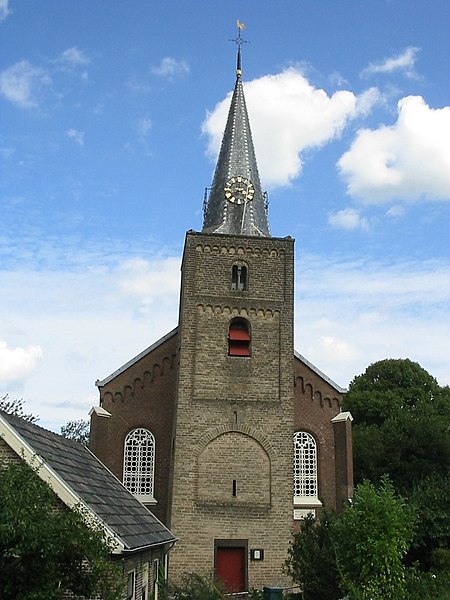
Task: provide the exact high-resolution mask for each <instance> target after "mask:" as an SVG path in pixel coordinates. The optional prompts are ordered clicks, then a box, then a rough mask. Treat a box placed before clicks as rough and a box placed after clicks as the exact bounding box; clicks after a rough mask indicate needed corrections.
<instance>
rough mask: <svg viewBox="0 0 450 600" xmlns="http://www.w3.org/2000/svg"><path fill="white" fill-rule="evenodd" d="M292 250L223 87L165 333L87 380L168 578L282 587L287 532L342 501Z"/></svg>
mask: <svg viewBox="0 0 450 600" xmlns="http://www.w3.org/2000/svg"><path fill="white" fill-rule="evenodd" d="M293 316H294V242H293V240H292V239H291V238H290V237H286V238H275V237H271V235H270V232H269V225H268V218H267V203H266V197H265V194H264V193H263V192H262V189H261V184H260V180H259V175H258V168H257V163H256V158H255V152H254V148H253V142H252V137H251V132H250V124H249V118H248V114H247V108H246V105H245V99H244V92H243V85H242V78H241V57H240V47H239V50H238V61H237V71H236V83H235V88H234V93H233V97H232V100H231V106H230V110H229V115H228V120H227V124H226V129H225V133H224V136H223V140H222V146H221V150H220V154H219V158H218V161H217V166H216V171H215V175H214V179H213V183H212V187H211V191H210V195H209V198H208V201H207V203H206V206H205V215H204V224H203V229H202V231H201V232H200V233H197V232H193V231H189V232H188V233H187V234H186V240H185V246H184V254H183V262H182V282H181V298H180V315H179V325H178V327H177V328H176V329H175V330H174V331H172V332H170V333H169V334H167V335H166V336H164V337H163V338H162V339H161V340H159V341H158V342H156V343H155V344H153V345H152V346H150V347H149V348H148V349H147V350H145V351H144V352H142V353H141V354H140V355H138V356H137V357H136V358H134V359H132V360H131V361H129V362H128V363H127V364H126V365H124V366H123V367H121V368H120V369H118V370H117V371H116V372H114V373H113V374H112V375H110V376H109V377H107V378H106V379H104V380H103V381H99V382H97V385H98V387H99V390H100V406H99V407H96V408H94V409H92V411H91V437H90V447H91V449H92V450H93V452H94V453H95V454H97V455H98V457H99V458H100V459H101V460H102V461H103V462H104V463H105V464H106V465H107V466H108V467H109V468H110V469H111V470H112V471H113V472H114V473H115V474H116V475H117V476H118V477H119V478H120V479H122V480H123V482H124V484H125V485H126V486H127V487H128V488H129V489H130V490H131V491H132V492H133V493H134V494H135V495H136V496H138V497H139V498H140V499H141V501H143V502H144V503H145V504H147V505H148V506H149V508H150V509H151V510H152V511H153V512H154V513H155V514H156V515H157V516H158V517H159V518H160V519H161V520H162V521H163V522H164V523H165V524H166V525H167V526H169V527H170V528H171V529H172V531H173V533H174V534H175V535H176V536H177V538H178V540H179V541H178V542H177V544H176V546H175V548H174V549H173V550H172V552H171V553H170V567H169V576H170V577H173V578H175V579H176V578H178V577H179V576H180V575H181V574H182V573H184V572H198V573H204V574H205V573H206V574H212V575H214V576H216V577H217V578H219V579H221V580H223V581H224V582H225V583H226V584H227V586H228V587H229V588H230V589H231V590H233V591H241V590H246V589H248V588H249V587H262V586H263V585H287V584H288V583H289V582H288V580H287V578H286V575H285V574H284V573H283V563H284V560H285V559H286V556H287V549H288V545H289V541H290V539H291V534H292V531H293V529H294V528H295V527H296V526H298V524H299V523H300V519H301V518H302V517H303V516H304V515H305V514H306V513H307V512H311V511H313V512H314V511H316V510H318V509H320V506H322V504H323V503H325V504H327V505H328V506H330V507H332V508H337V509H339V507H340V506H341V505H342V502H343V501H345V500H346V499H347V498H348V497H349V496H350V495H351V492H352V454H351V416H350V415H349V414H348V413H342V412H340V405H341V402H342V392H343V391H344V390H342V389H341V388H339V386H337V385H336V384H335V383H333V382H332V381H331V380H330V379H329V378H328V377H326V375H324V374H323V373H321V372H320V371H319V370H318V369H317V368H316V367H314V366H313V365H312V364H311V363H309V362H308V361H307V360H306V359H304V358H303V357H302V356H301V355H299V354H297V353H295V352H294V347H293Z"/></svg>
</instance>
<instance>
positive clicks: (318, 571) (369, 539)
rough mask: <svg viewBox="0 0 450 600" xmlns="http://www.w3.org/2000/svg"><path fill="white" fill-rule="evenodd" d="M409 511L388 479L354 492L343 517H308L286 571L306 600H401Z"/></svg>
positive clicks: (325, 514) (406, 592)
mask: <svg viewBox="0 0 450 600" xmlns="http://www.w3.org/2000/svg"><path fill="white" fill-rule="evenodd" d="M414 523H415V517H414V510H413V509H412V508H410V507H408V506H407V504H406V502H405V501H404V499H403V498H400V497H399V496H397V494H396V493H395V491H394V488H393V486H392V484H391V482H390V481H389V479H388V478H383V479H382V481H381V483H380V485H379V486H375V485H373V484H372V483H370V482H368V481H366V482H364V483H363V484H360V485H358V486H357V487H356V489H355V495H354V499H353V502H352V503H349V504H348V505H347V506H346V507H345V508H344V510H343V511H342V513H339V514H335V513H331V512H329V511H326V510H325V511H323V512H322V513H321V515H320V518H319V519H317V520H316V519H314V518H307V519H305V520H304V521H303V523H302V528H301V531H300V533H297V534H295V535H294V539H293V542H292V544H291V547H290V549H289V553H288V560H287V563H286V565H287V571H288V573H289V574H290V575H291V576H292V578H293V580H294V581H295V582H296V583H298V584H300V585H301V586H302V587H303V593H304V598H305V600H338V599H339V598H342V596H343V595H345V594H347V596H348V598H349V599H350V600H404V599H405V600H406V598H408V599H409V598H410V591H409V590H408V589H407V577H406V575H407V569H406V567H405V566H404V563H403V559H404V557H405V555H406V553H407V551H408V548H409V546H410V542H411V539H412V536H413V528H414Z"/></svg>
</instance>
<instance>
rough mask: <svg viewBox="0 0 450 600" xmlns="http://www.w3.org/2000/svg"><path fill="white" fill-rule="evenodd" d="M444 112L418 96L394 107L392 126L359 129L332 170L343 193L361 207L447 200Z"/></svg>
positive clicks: (448, 132) (449, 161) (449, 117)
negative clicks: (344, 187) (344, 188)
mask: <svg viewBox="0 0 450 600" xmlns="http://www.w3.org/2000/svg"><path fill="white" fill-rule="evenodd" d="M449 140H450V107H448V106H447V107H445V108H441V109H432V108H430V107H429V106H428V105H427V104H426V103H425V101H424V100H423V98H421V97H420V96H408V97H406V98H402V99H401V100H400V101H399V102H398V118H397V122H396V123H395V124H394V125H392V126H386V125H382V126H380V127H379V128H377V129H361V130H360V131H359V132H358V134H357V136H356V138H355V140H354V141H353V143H352V145H351V147H350V149H349V150H348V151H347V152H346V153H345V154H344V155H343V156H342V157H341V158H340V160H339V162H338V169H339V171H340V174H341V176H342V177H343V179H344V180H345V181H346V183H347V193H348V194H349V195H350V196H352V197H353V198H356V199H358V200H360V201H362V202H365V203H370V204H382V203H385V202H390V201H392V200H404V201H409V202H411V201H416V200H420V199H427V200H449V199H450V143H449Z"/></svg>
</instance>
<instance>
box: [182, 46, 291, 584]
mask: <svg viewBox="0 0 450 600" xmlns="http://www.w3.org/2000/svg"><path fill="white" fill-rule="evenodd" d="M293 246H294V244H293V240H292V239H291V238H289V237H288V238H283V239H280V238H274V237H271V236H270V233H269V226H268V220H267V207H266V202H265V196H264V194H263V192H262V190H261V184H260V180H259V175H258V168H257V163H256V158H255V152H254V147H253V141H252V136H251V131H250V124H249V119H248V114H247V108H246V105H245V99H244V92H243V85H242V78H241V59H240V50H239V51H238V61H237V72H236V83H235V88H234V93H233V97H232V100H231V106H230V110H229V115H228V120H227V124H226V129H225V133H224V136H223V141H222V146H221V150H220V153H219V157H218V161H217V166H216V170H215V175H214V179H213V184H212V188H211V192H210V196H209V199H208V203H207V205H206V207H205V216H204V226H203V230H202V232H201V233H195V232H188V233H187V235H186V240H185V247H184V255H183V262H182V283H181V301H180V319H179V344H180V346H179V347H180V356H179V371H178V398H177V407H176V429H175V431H176V437H175V451H174V471H173V488H172V489H173V493H172V506H171V514H172V520H171V523H170V527H171V528H172V530H173V532H174V533H175V535H176V536H177V537H178V538H179V540H180V541H179V542H178V543H177V546H176V547H175V548H174V550H173V551H172V552H171V556H170V565H171V568H172V567H174V568H175V570H176V571H177V572H183V571H187V572H189V571H198V572H201V571H204V570H205V566H208V567H209V570H210V572H215V573H216V575H217V576H218V577H219V578H221V579H223V580H225V581H226V582H227V583H228V585H229V587H230V588H234V589H236V590H242V589H247V587H248V586H249V587H258V586H262V585H263V584H264V583H266V584H267V582H271V583H272V584H282V583H283V582H286V579H285V576H284V575H283V572H282V563H283V561H284V559H285V558H286V553H287V547H288V542H289V539H290V533H291V530H292V505H291V504H290V502H289V501H286V500H287V499H290V498H292V478H293V455H292V437H291V435H289V433H290V432H291V431H292V426H293V412H294V407H293V353H294V348H293V294H294V289H293V288H294V281H293V277H294V248H293ZM288 432H289V433H288ZM287 433H288V434H287ZM193 550H195V551H193ZM233 565H236V566H234V567H233Z"/></svg>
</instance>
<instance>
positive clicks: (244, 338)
mask: <svg viewBox="0 0 450 600" xmlns="http://www.w3.org/2000/svg"><path fill="white" fill-rule="evenodd" d="M250 341H251V339H250V323H249V322H248V321H247V320H246V319H242V318H241V317H236V318H235V319H233V320H232V321H231V322H230V326H229V329H228V356H250Z"/></svg>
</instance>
